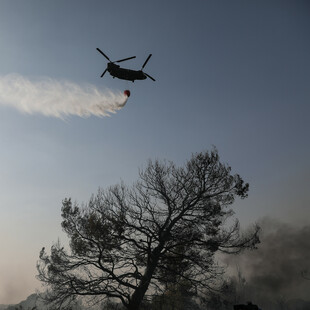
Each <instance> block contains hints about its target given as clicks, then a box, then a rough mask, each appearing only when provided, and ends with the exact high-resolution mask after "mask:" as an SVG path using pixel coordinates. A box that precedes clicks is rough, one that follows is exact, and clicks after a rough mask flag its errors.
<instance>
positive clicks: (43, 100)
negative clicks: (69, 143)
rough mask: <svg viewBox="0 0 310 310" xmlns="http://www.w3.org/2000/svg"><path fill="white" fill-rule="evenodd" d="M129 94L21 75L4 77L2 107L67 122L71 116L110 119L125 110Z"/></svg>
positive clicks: (0, 91)
mask: <svg viewBox="0 0 310 310" xmlns="http://www.w3.org/2000/svg"><path fill="white" fill-rule="evenodd" d="M127 99H128V95H127V94H126V93H123V92H121V91H116V92H115V91H111V90H108V89H106V90H98V89H97V88H96V87H95V86H93V85H78V84H75V83H73V82H69V81H58V80H54V79H51V78H40V80H38V79H37V80H30V79H28V78H25V77H23V76H21V75H18V74H9V75H6V76H0V105H5V106H9V107H12V108H15V109H17V110H18V111H20V112H22V113H27V114H43V115H44V116H52V117H57V118H61V119H65V118H66V117H68V116H70V115H76V116H80V117H89V116H91V115H95V116H98V117H103V116H109V115H110V114H111V113H116V112H117V111H118V110H120V109H121V108H123V107H124V106H125V104H126V102H127Z"/></svg>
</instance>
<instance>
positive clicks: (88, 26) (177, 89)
mask: <svg viewBox="0 0 310 310" xmlns="http://www.w3.org/2000/svg"><path fill="white" fill-rule="evenodd" d="M309 32H310V5H309V2H308V1H240V0H238V1H175V0H171V1H161V0H160V1H145V0H143V1H142V0H140V1H137V0H133V1H119V0H116V1H99V0H89V1H80V0H74V1H73V0H66V1H63V0H53V1H52V0H49V1H47V0H28V1H23V0H2V1H1V2H0V55H1V57H0V77H3V76H7V75H9V74H12V73H14V74H18V75H20V76H23V77H24V78H26V79H30V80H32V79H36V80H38V79H41V78H51V79H53V80H56V81H64V80H66V81H70V82H72V83H76V84H78V85H85V84H91V85H94V86H95V87H96V88H98V89H99V90H102V91H104V90H105V89H111V90H113V91H123V90H124V89H130V91H131V97H130V98H129V100H128V102H127V104H126V106H125V107H124V108H123V109H121V110H120V111H118V112H117V113H116V114H113V115H112V116H110V117H103V118H99V117H95V116H91V117H89V118H81V117H78V116H71V117H69V118H68V119H66V121H63V120H61V119H58V118H54V117H46V116H43V115H40V114H34V115H29V114H25V113H21V112H19V111H17V110H16V109H14V108H12V107H9V106H4V105H2V104H1V102H0V144H1V151H0V185H1V195H0V244H1V257H0V279H1V280H0V304H1V303H14V302H19V301H20V300H21V299H23V298H25V297H26V296H27V295H29V294H30V293H32V292H33V291H34V290H35V288H36V287H38V286H39V284H38V282H37V281H36V280H35V279H34V276H35V274H36V269H35V264H36V261H37V259H38V254H39V251H40V249H41V248H42V247H43V246H46V247H49V246H50V245H51V244H52V242H54V241H57V239H58V237H60V239H61V240H65V238H64V235H63V233H62V232H61V228H60V221H61V219H60V208H61V201H62V199H64V198H65V197H72V199H73V200H77V201H78V202H83V201H84V202H86V201H87V200H88V198H89V197H90V195H91V194H92V193H94V192H96V191H97V189H98V187H99V186H101V187H103V188H105V187H107V186H109V185H113V184H115V183H118V182H120V180H124V181H125V182H126V183H128V184H130V183H131V182H133V181H134V180H136V179H137V176H138V168H141V167H142V166H143V164H145V163H146V162H147V160H148V159H149V158H152V159H155V158H159V159H168V160H173V161H175V162H176V163H178V164H182V163H184V161H185V160H186V159H188V158H189V157H190V155H191V153H193V152H199V151H203V150H208V149H211V148H212V146H213V145H214V146H216V147H217V149H218V151H219V154H220V156H221V159H222V161H224V162H226V163H228V164H229V165H231V167H232V169H233V171H234V172H236V173H239V174H240V175H241V176H242V177H243V178H244V179H245V180H246V181H247V182H249V183H250V192H249V198H247V199H246V200H244V201H241V202H240V201H238V202H237V203H236V205H235V211H236V216H237V217H238V218H239V219H240V220H241V223H242V224H243V226H244V227H246V226H247V225H250V224H251V223H253V222H255V221H258V220H259V219H261V218H262V217H264V216H270V217H275V218H277V219H279V220H283V221H286V222H291V223H293V224H296V225H300V224H309V220H308V218H309V215H310V214H309V213H310V212H309V209H308V206H309V196H308V193H307V190H308V184H309V170H310V169H309V155H310V146H309V132H310V125H309V112H310V108H309V99H310V91H309V82H310V78H309V72H310V58H309V55H310V42H309V38H310V33H309ZM97 47H99V48H100V49H101V50H103V51H104V52H105V53H106V54H107V55H108V56H109V57H110V58H111V59H112V60H116V59H120V58H125V57H129V56H133V55H135V56H137V58H136V59H133V60H130V61H128V62H124V63H123V65H124V66H126V67H129V68H133V69H139V68H140V67H141V65H142V64H143V62H144V61H145V59H146V58H147V56H148V55H149V54H150V53H152V54H153V56H152V58H151V59H150V61H149V62H148V64H147V66H146V67H145V69H144V70H145V72H147V73H148V74H150V75H151V76H153V77H154V78H155V79H156V82H153V81H151V80H150V79H147V80H145V81H136V82H135V83H131V82H126V81H121V80H118V79H112V78H111V76H109V75H108V74H106V75H105V76H104V78H102V79H101V78H100V75H101V73H102V72H103V71H104V69H105V67H106V59H105V58H104V57H102V56H101V55H100V54H99V53H98V52H97V51H96V48H97Z"/></svg>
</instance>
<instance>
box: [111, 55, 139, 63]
mask: <svg viewBox="0 0 310 310" xmlns="http://www.w3.org/2000/svg"><path fill="white" fill-rule="evenodd" d="M133 58H136V56H132V57H128V58H124V59H121V60H117V61H114V62H122V61H125V60H129V59H133Z"/></svg>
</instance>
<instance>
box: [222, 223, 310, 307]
mask: <svg viewBox="0 0 310 310" xmlns="http://www.w3.org/2000/svg"><path fill="white" fill-rule="evenodd" d="M259 225H260V226H261V228H262V234H261V236H260V239H261V243H260V244H259V246H258V249H257V250H255V251H251V252H244V253H243V254H241V255H238V256H236V257H233V258H231V257H226V259H225V261H226V263H228V264H229V266H230V268H231V271H233V269H235V279H236V283H237V286H238V285H239V292H240V294H241V291H242V294H241V295H243V297H244V300H243V302H244V301H247V300H251V299H250V298H252V300H253V299H254V300H258V303H260V304H263V303H264V302H265V301H266V299H269V300H270V301H273V302H276V301H279V300H282V302H283V301H287V300H289V299H295V298H300V299H304V300H309V291H310V279H306V278H305V276H304V275H305V271H308V272H309V271H310V242H309V240H310V225H308V226H293V225H290V224H285V223H281V222H279V221H277V220H274V219H270V218H264V219H263V220H262V221H261V222H260V223H259Z"/></svg>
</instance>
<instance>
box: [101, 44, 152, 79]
mask: <svg viewBox="0 0 310 310" xmlns="http://www.w3.org/2000/svg"><path fill="white" fill-rule="evenodd" d="M97 51H98V52H99V53H100V54H102V55H103V56H104V57H105V58H106V59H107V60H108V61H109V62H108V65H107V68H106V69H105V70H104V71H103V73H102V74H101V77H103V76H104V74H105V73H106V72H107V71H108V72H109V73H110V74H111V75H112V76H113V78H116V77H117V78H119V79H121V80H127V81H132V82H134V81H135V80H145V79H146V78H150V79H151V80H153V81H155V79H154V78H152V77H151V76H150V75H148V74H147V73H145V72H143V71H142V70H143V68H144V67H145V65H146V64H147V62H148V61H149V60H150V58H151V56H152V54H150V55H149V56H148V57H147V59H146V60H145V62H144V64H143V66H142V68H141V70H131V69H125V68H121V67H120V66H119V65H116V64H115V63H116V62H117V63H119V62H123V61H126V60H129V59H133V58H136V56H132V57H128V58H124V59H120V60H116V61H111V60H110V58H109V57H108V56H107V55H106V54H105V53H104V52H103V51H102V50H100V49H99V48H97Z"/></svg>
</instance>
